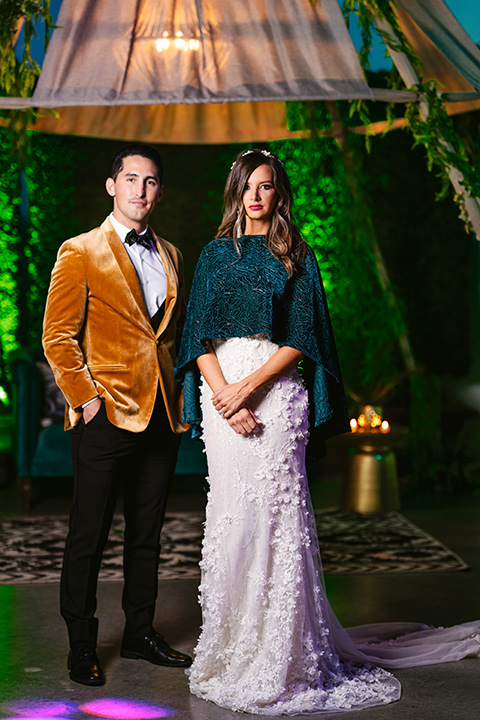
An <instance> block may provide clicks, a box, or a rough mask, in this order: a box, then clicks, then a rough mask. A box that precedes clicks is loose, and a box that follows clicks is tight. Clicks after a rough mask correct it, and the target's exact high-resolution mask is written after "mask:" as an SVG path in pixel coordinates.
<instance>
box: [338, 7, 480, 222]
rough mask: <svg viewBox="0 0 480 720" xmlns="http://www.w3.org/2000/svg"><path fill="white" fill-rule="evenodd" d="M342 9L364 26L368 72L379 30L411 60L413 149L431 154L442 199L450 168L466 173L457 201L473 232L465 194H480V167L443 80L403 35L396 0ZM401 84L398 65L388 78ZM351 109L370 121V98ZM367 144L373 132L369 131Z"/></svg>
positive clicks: (363, 52)
mask: <svg viewBox="0 0 480 720" xmlns="http://www.w3.org/2000/svg"><path fill="white" fill-rule="evenodd" d="M343 13H344V16H345V20H346V22H347V25H348V24H349V22H350V16H351V14H352V13H353V14H354V15H355V16H356V18H357V21H358V24H359V26H360V29H361V36H362V47H361V49H360V51H359V53H358V55H359V59H360V62H361V65H362V67H363V69H364V71H365V72H366V73H367V72H368V71H369V70H370V55H371V50H372V44H373V38H374V36H375V33H378V34H379V35H380V36H381V37H382V40H383V41H384V43H385V45H386V46H387V47H389V48H390V49H391V50H394V51H396V52H399V53H402V54H403V55H405V56H406V57H407V59H408V60H409V61H410V63H411V64H412V67H413V69H414V71H415V73H416V74H417V75H418V77H419V82H418V83H416V84H415V85H413V86H411V87H409V88H407V89H408V90H411V91H413V92H415V93H417V97H418V98H419V100H417V101H415V102H411V103H407V104H406V107H405V118H406V120H407V129H408V130H409V131H410V132H411V134H412V136H413V138H414V147H415V146H417V145H423V147H424V148H425V150H426V154H427V163H428V168H429V170H432V169H435V170H436V171H437V174H438V176H439V177H440V178H441V181H442V188H441V191H440V192H439V193H438V199H441V198H444V197H445V196H446V195H447V194H448V192H449V190H450V187H451V185H450V180H449V172H450V169H451V168H454V169H455V170H458V171H459V172H460V173H461V174H462V176H463V180H462V185H463V188H464V190H465V194H463V193H455V195H454V200H455V202H456V203H457V205H458V207H459V210H460V217H461V219H462V220H463V222H464V224H465V229H466V231H467V232H470V231H471V230H472V229H473V228H472V225H471V222H470V220H469V218H468V215H467V214H466V212H465V196H467V197H470V196H474V197H480V169H479V168H478V167H477V165H476V164H475V163H472V162H471V161H470V160H469V158H468V155H467V152H466V150H465V147H464V145H463V143H462V141H461V139H460V138H459V136H458V135H457V133H456V132H455V128H454V126H453V122H452V120H451V118H450V117H449V116H448V114H447V110H446V108H445V105H444V103H443V101H442V93H441V91H440V86H439V83H438V82H436V81H435V80H427V81H424V80H423V79H422V78H423V68H422V63H421V61H420V59H419V57H418V56H417V54H416V53H415V51H414V49H413V48H412V46H411V44H410V42H409V41H408V39H407V38H406V36H405V34H404V33H403V31H402V29H401V27H400V25H399V23H398V20H397V14H396V11H395V1H394V0H344V3H343ZM378 20H380V21H383V22H384V23H386V25H387V26H389V28H390V29H391V32H390V31H389V32H384V31H383V30H382V29H379V28H378V27H377V24H376V23H377V22H378ZM400 84H401V80H400V77H399V74H398V72H397V70H396V69H395V67H393V68H392V71H391V72H390V74H389V76H388V85H389V87H391V88H394V89H396V88H398V87H399V86H400ZM350 113H351V114H352V113H357V114H358V116H359V118H360V119H361V120H362V123H363V124H365V125H368V124H369V122H370V103H368V102H365V101H352V102H351V103H350ZM393 117H394V116H393V109H392V106H391V105H388V106H387V107H386V119H387V121H388V122H389V123H390V122H391V121H392V120H393ZM367 147H368V135H367Z"/></svg>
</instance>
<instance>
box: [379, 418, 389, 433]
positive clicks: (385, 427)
mask: <svg viewBox="0 0 480 720" xmlns="http://www.w3.org/2000/svg"><path fill="white" fill-rule="evenodd" d="M380 430H381V431H382V433H388V432H390V424H389V423H388V422H387V421H386V420H384V421H383V422H382V424H381V426H380Z"/></svg>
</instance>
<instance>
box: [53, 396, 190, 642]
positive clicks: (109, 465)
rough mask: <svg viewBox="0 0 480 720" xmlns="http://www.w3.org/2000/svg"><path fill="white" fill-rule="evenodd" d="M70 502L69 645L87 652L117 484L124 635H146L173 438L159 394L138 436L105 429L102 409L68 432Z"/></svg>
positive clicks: (63, 591)
mask: <svg viewBox="0 0 480 720" xmlns="http://www.w3.org/2000/svg"><path fill="white" fill-rule="evenodd" d="M72 433H73V436H72V457H73V468H74V496H73V504H72V511H71V514H70V524H69V531H68V536H67V541H66V546H65V555H64V561H63V568H62V576H61V583H60V606H61V613H62V617H63V618H64V620H65V622H66V623H67V629H68V635H69V640H70V645H71V646H72V647H73V646H74V645H79V644H85V645H93V646H94V645H95V644H96V640H97V628H98V621H97V619H96V618H95V611H96V606H97V600H96V592H97V580H98V572H99V568H100V563H101V559H102V554H103V550H104V547H105V543H106V541H107V538H108V533H109V530H110V526H111V524H112V519H113V513H114V510H115V505H116V500H117V496H118V491H119V488H120V485H123V497H124V515H125V538H124V557H123V567H124V580H125V584H124V591H123V598H122V606H123V610H124V612H125V618H126V623H125V635H128V636H129V637H134V638H138V637H144V636H145V635H147V634H148V633H149V632H150V630H151V628H152V622H153V617H154V613H155V601H156V597H157V589H158V562H159V556H160V531H161V529H162V524H163V520H164V516H165V507H166V503H167V499H168V492H169V489H170V483H171V480H172V477H173V473H174V470H175V463H176V459H177V453H178V446H179V443H180V436H179V435H176V434H175V433H174V432H173V431H172V430H171V428H170V424H169V422H168V418H167V414H166V411H165V406H164V402H163V398H162V396H161V393H160V391H159V393H158V396H157V402H156V404H155V408H154V411H153V415H152V418H151V420H150V423H149V425H148V427H147V428H146V430H144V431H143V432H141V433H133V432H130V431H128V430H123V429H121V428H117V427H115V426H114V425H112V423H110V422H109V420H108V418H107V414H106V411H105V407H104V404H103V403H102V407H101V408H100V410H99V411H98V413H97V414H96V415H95V417H94V418H93V419H92V420H91V421H90V422H89V423H87V424H85V423H84V422H83V420H81V421H80V423H79V424H78V425H76V426H75V428H74V429H73V430H72Z"/></svg>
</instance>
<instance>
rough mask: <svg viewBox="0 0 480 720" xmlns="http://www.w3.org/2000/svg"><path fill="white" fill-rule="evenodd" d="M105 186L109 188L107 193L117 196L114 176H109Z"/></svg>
mask: <svg viewBox="0 0 480 720" xmlns="http://www.w3.org/2000/svg"><path fill="white" fill-rule="evenodd" d="M105 187H106V188H107V193H108V194H109V195H110V197H115V180H114V179H113V178H107V180H106V182H105Z"/></svg>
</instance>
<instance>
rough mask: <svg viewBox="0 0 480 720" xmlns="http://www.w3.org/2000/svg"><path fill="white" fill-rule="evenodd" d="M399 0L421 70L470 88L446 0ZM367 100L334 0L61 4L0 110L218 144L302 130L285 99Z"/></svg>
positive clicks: (90, 132) (470, 61) (77, 126)
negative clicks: (34, 110)
mask: <svg viewBox="0 0 480 720" xmlns="http://www.w3.org/2000/svg"><path fill="white" fill-rule="evenodd" d="M397 5H398V14H399V20H400V23H401V24H402V26H403V29H404V31H405V32H406V34H407V36H408V37H409V39H410V40H411V42H412V44H413V45H414V47H415V49H416V51H417V53H418V54H419V56H420V57H421V59H422V60H424V62H425V69H426V76H428V77H437V78H439V79H440V80H441V81H442V82H443V84H444V86H445V87H446V89H448V90H450V91H454V92H462V91H463V92H464V91H469V90H470V91H475V90H477V89H478V88H479V87H480V51H479V50H478V48H477V47H476V45H475V44H474V43H473V41H472V40H471V38H469V36H468V35H467V34H466V33H465V31H464V30H463V28H462V27H461V26H460V25H459V23H458V22H457V21H456V20H455V18H454V16H453V15H452V14H451V13H450V11H449V10H448V8H447V7H446V5H445V4H444V2H443V0H397ZM384 95H385V96H384V97H383V98H382V99H388V97H387V94H385V93H384ZM404 95H405V93H404ZM373 97H374V94H373V93H372V90H371V89H370V88H369V87H368V86H367V83H366V81H365V79H364V77H363V73H362V70H361V68H360V65H359V61H358V58H357V53H356V51H355V48H354V46H353V44H352V41H351V39H350V35H349V33H348V30H347V28H346V25H345V22H344V20H343V17H342V14H341V11H340V8H339V5H338V2H337V0H317V1H316V2H310V0H162V1H161V2H159V1H158V0H122V2H118V0H63V3H62V6H61V9H60V14H59V17H58V20H57V29H56V30H55V31H54V33H53V36H52V40H51V42H50V46H49V49H48V52H47V55H46V57H45V61H44V65H43V68H42V74H41V77H40V80H39V82H38V85H37V88H36V90H35V93H34V96H33V98H31V99H20V100H18V99H17V100H18V103H17V104H15V102H14V99H11V98H3V99H1V98H0V106H2V105H3V106H4V107H8V106H10V107H21V106H25V105H27V104H30V105H32V106H35V107H40V108H42V107H43V108H50V107H56V108H59V109H60V118H59V119H55V118H52V117H51V116H45V117H42V118H40V119H39V120H38V121H37V123H36V125H35V129H39V130H43V131H44V132H58V133H67V134H78V135H85V136H94V137H105V138H114V139H123V140H143V141H146V142H172V143H179V142H184V143H203V142H207V143H219V142H222V143H223V142H235V141H236V142H242V141H261V140H273V139H279V138H286V137H293V136H296V135H298V133H292V132H289V131H288V129H287V128H286V111H285V105H284V101H286V100H339V99H356V98H365V99H373ZM375 97H378V94H377V93H376V94H375ZM411 97H412V98H413V97H414V96H413V95H412V96H411ZM461 105H462V107H461V108H460V104H458V105H456V106H455V110H457V109H458V110H460V109H461V110H466V109H471V108H473V107H476V106H477V107H480V101H478V100H477V101H476V102H475V103H474V104H472V103H469V104H465V103H462V104H461Z"/></svg>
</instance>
